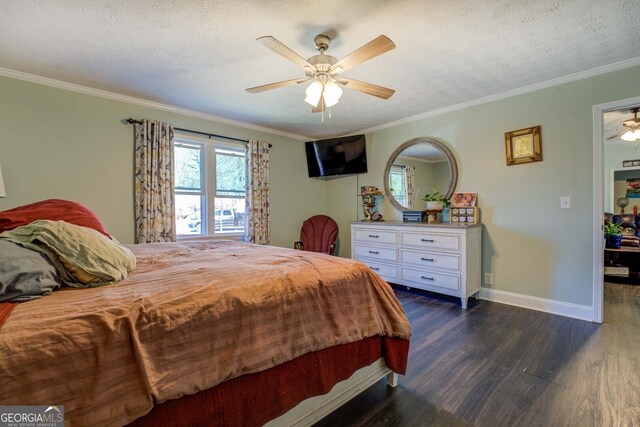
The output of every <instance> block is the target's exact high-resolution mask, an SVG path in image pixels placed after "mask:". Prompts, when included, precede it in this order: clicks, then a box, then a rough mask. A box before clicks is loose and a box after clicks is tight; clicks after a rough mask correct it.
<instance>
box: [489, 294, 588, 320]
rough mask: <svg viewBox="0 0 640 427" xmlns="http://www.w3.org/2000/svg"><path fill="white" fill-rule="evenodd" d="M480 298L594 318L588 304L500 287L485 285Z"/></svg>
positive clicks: (546, 311)
mask: <svg viewBox="0 0 640 427" xmlns="http://www.w3.org/2000/svg"><path fill="white" fill-rule="evenodd" d="M480 298H481V299H484V300H487V301H493V302H498V303H501V304H507V305H513V306H516V307H522V308H527V309H529V310H536V311H543V312H545V313H551V314H558V315H560V316H565V317H572V318H574V319H580V320H587V321H592V320H593V319H594V316H593V308H592V307H590V306H588V305H580V304H573V303H570V302H564V301H556V300H551V299H546V298H539V297H532V296H530V295H523V294H517V293H514V292H507V291H500V290H498V289H492V288H484V287H483V288H482V289H481V290H480Z"/></svg>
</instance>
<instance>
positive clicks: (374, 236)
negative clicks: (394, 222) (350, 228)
mask: <svg viewBox="0 0 640 427" xmlns="http://www.w3.org/2000/svg"><path fill="white" fill-rule="evenodd" d="M369 237H371V238H374V239H377V238H378V237H380V236H378V235H377V234H369Z"/></svg>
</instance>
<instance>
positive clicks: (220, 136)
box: [125, 117, 273, 148]
mask: <svg viewBox="0 0 640 427" xmlns="http://www.w3.org/2000/svg"><path fill="white" fill-rule="evenodd" d="M125 121H126V122H127V123H129V124H130V125H132V124H134V123H137V124H139V125H141V124H142V120H135V119H132V118H131V117H129V118H128V119H127V120H125ZM173 130H177V131H182V132H189V133H196V134H198V135H204V136H206V137H208V138H209V139H211V138H224V139H230V140H232V141H240V142H244V143H245V144H248V143H249V140H248V139H240V138H234V137H232V136H224V135H216V134H215V133H207V132H200V131H198V130H191V129H183V128H173ZM271 147H273V146H272V145H271V144H269V148H271Z"/></svg>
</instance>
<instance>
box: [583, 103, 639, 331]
mask: <svg viewBox="0 0 640 427" xmlns="http://www.w3.org/2000/svg"><path fill="white" fill-rule="evenodd" d="M636 105H640V96H635V97H633V98H626V99H621V100H618V101H611V102H605V103H603V104H597V105H594V106H593V108H592V114H593V225H594V227H593V254H592V255H593V259H592V261H593V321H594V322H597V323H602V319H603V315H602V308H603V305H604V238H603V234H602V233H603V229H604V121H603V115H604V113H606V112H609V111H613V110H620V109H623V108H631V107H633V106H636Z"/></svg>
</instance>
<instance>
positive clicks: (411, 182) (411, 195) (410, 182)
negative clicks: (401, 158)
mask: <svg viewBox="0 0 640 427" xmlns="http://www.w3.org/2000/svg"><path fill="white" fill-rule="evenodd" d="M404 179H405V183H406V186H407V207H408V208H409V209H415V204H416V198H415V194H416V167H415V166H409V165H406V166H405V167H404Z"/></svg>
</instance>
